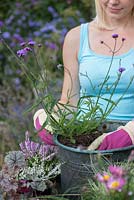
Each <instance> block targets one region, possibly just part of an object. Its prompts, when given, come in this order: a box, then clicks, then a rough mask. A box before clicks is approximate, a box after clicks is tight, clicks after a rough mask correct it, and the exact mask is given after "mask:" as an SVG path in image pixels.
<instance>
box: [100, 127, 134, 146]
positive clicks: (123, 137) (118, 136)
mask: <svg viewBox="0 0 134 200" xmlns="http://www.w3.org/2000/svg"><path fill="white" fill-rule="evenodd" d="M130 145H132V140H131V138H130V136H129V135H128V133H127V132H126V131H125V130H123V129H120V130H116V131H114V132H112V133H111V134H109V135H107V136H106V137H105V138H104V140H103V141H102V143H101V144H100V146H99V147H98V149H97V150H108V149H117V148H122V147H127V146H130Z"/></svg>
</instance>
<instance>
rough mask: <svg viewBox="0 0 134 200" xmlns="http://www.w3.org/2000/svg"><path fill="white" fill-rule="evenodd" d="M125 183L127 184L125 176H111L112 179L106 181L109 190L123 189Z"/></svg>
mask: <svg viewBox="0 0 134 200" xmlns="http://www.w3.org/2000/svg"><path fill="white" fill-rule="evenodd" d="M125 184H126V180H125V179H124V178H121V177H119V178H114V177H110V179H109V180H108V181H107V183H106V187H107V189H109V190H117V191H121V190H122V188H123V186H124V185H125Z"/></svg>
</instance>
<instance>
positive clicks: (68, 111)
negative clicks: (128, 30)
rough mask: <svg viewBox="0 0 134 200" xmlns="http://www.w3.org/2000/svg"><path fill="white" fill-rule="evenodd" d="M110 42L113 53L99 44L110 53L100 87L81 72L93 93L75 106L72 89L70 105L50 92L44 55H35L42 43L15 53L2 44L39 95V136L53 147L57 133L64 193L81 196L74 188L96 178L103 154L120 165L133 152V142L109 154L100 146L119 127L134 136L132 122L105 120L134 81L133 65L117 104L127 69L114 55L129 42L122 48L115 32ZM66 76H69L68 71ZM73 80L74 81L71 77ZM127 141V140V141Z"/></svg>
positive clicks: (83, 97)
mask: <svg viewBox="0 0 134 200" xmlns="http://www.w3.org/2000/svg"><path fill="white" fill-rule="evenodd" d="M112 39H113V41H114V48H113V49H112V48H111V47H109V46H108V45H107V44H105V42H104V41H101V44H102V45H105V46H106V47H107V48H108V49H109V50H110V52H111V56H110V58H111V59H109V62H108V67H107V70H106V73H105V77H104V78H103V79H102V81H101V82H100V83H99V85H94V84H93V82H92V80H91V78H90V77H89V76H88V75H87V73H85V74H81V77H84V78H85V79H87V80H88V82H89V86H90V87H91V88H92V92H91V94H90V95H89V94H87V93H86V91H82V95H81V97H80V99H79V102H78V104H77V106H76V107H74V106H72V105H70V104H69V99H70V98H71V91H68V102H67V103H66V104H62V103H61V102H58V101H57V100H56V99H55V97H54V95H53V94H52V93H51V92H50V90H48V88H49V87H48V86H49V81H48V73H47V69H48V68H47V66H46V65H43V66H42V65H41V63H42V62H41V61H42V60H40V59H41V57H38V55H37V54H38V52H39V49H38V48H39V47H40V45H38V44H36V43H35V42H34V41H30V42H26V43H25V44H24V43H23V46H22V49H20V50H19V51H18V52H17V55H16V54H15V53H13V51H12V50H11V49H10V48H9V46H8V45H7V44H6V43H5V41H4V40H3V44H5V45H6V46H7V48H8V49H9V50H10V51H11V53H12V54H13V55H14V57H15V58H16V60H17V62H18V63H19V64H20V67H21V69H22V71H23V72H24V74H26V76H27V78H28V80H29V81H30V83H31V84H32V86H33V88H34V90H35V91H36V97H38V98H37V99H36V101H35V103H34V104H33V106H32V107H31V108H30V110H32V109H35V108H37V106H39V105H41V107H42V108H41V109H40V110H38V111H37V112H36V113H35V115H34V123H35V127H36V129H38V134H39V136H40V137H41V139H42V140H43V141H45V142H46V141H47V142H49V143H50V144H53V136H52V133H54V142H55V143H56V145H58V146H59V153H58V155H59V158H60V159H61V162H62V165H61V184H62V191H63V192H65V191H67V190H68V189H72V188H75V189H72V192H79V190H77V189H76V188H80V187H81V185H83V184H85V183H86V182H87V179H88V178H89V177H91V176H92V175H93V170H92V166H93V167H98V157H99V155H100V154H101V155H107V156H109V157H110V159H111V161H120V160H124V159H126V158H127V157H128V155H129V153H130V151H131V149H133V148H134V146H133V145H130V143H129V142H128V143H127V144H126V143H122V144H121V145H122V147H124V148H122V147H121V148H118V147H117V146H116V148H114V146H113V148H112V149H111V150H109V149H107V150H106V149H103V148H102V146H103V147H104V145H106V142H107V136H108V138H109V140H110V139H111V135H110V134H109V133H108V135H106V132H109V131H113V130H116V128H117V127H118V126H120V127H121V128H120V129H119V130H118V131H119V134H122V136H123V138H124V136H125V137H126V135H127V134H126V132H127V133H128V134H129V136H130V139H131V138H133V132H134V131H133V129H134V127H133V126H134V125H133V122H131V123H128V124H126V125H125V126H122V125H124V123H123V122H122V121H117V122H116V121H115V122H110V121H109V120H107V117H108V116H109V115H110V113H111V112H112V111H113V110H114V109H115V108H116V106H118V104H119V103H120V102H121V100H122V99H123V98H124V96H125V95H126V94H127V92H128V91H129V88H130V87H131V84H132V83H133V81H134V68H133V66H131V74H132V75H131V79H130V80H128V81H127V84H126V88H125V90H124V91H123V92H122V93H121V94H120V96H119V98H118V99H116V100H115V98H114V93H115V91H116V90H118V85H119V83H121V81H122V78H123V74H124V73H126V71H127V70H126V68H127V66H126V68H124V67H122V66H121V59H120V60H119V66H118V67H117V66H116V67H115V66H114V58H115V54H116V53H117V52H118V51H119V50H120V49H121V47H122V46H123V43H124V41H125V39H124V38H121V41H122V43H121V46H120V47H119V48H118V49H117V39H119V36H118V34H113V35H112ZM29 56H30V57H29ZM28 58H30V61H32V60H33V58H35V68H30V70H29V67H30V64H31V62H29V59H28ZM28 66H29V67H28ZM44 66H46V68H44ZM113 67H115V72H114V75H113V74H112V75H111V69H112V68H113ZM34 69H35V70H34ZM65 70H66V68H65ZM129 70H130V67H129ZM67 72H68V73H69V75H70V72H69V71H67ZM70 79H71V80H72V77H71V75H70ZM128 93H129V92H128ZM105 94H108V95H105ZM115 135H116V133H115ZM128 139H129V138H127V140H125V141H128ZM117 140H118V138H117V137H116V136H115V141H117ZM123 141H124V140H123ZM101 144H102V146H101ZM116 144H117V142H116ZM100 147H101V148H100ZM92 164H93V165H92Z"/></svg>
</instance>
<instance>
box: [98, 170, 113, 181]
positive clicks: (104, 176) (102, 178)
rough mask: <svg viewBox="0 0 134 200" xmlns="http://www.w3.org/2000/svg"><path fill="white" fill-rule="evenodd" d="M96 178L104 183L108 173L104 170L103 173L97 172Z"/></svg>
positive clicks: (107, 178)
mask: <svg viewBox="0 0 134 200" xmlns="http://www.w3.org/2000/svg"><path fill="white" fill-rule="evenodd" d="M96 178H97V180H98V181H99V182H101V183H104V182H107V181H108V180H109V179H110V175H109V174H108V173H106V172H104V173H103V174H100V173H97V174H96Z"/></svg>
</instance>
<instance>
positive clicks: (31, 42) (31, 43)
mask: <svg viewBox="0 0 134 200" xmlns="http://www.w3.org/2000/svg"><path fill="white" fill-rule="evenodd" d="M35 44H36V42H35V41H33V40H31V41H29V42H28V45H30V46H34V45H35Z"/></svg>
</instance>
